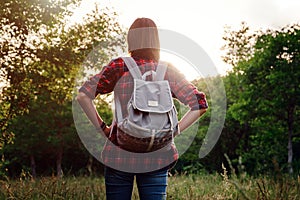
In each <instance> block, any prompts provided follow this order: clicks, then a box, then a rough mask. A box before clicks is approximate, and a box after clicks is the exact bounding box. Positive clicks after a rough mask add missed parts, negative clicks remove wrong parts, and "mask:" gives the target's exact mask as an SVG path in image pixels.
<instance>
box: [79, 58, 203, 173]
mask: <svg viewBox="0 0 300 200" xmlns="http://www.w3.org/2000/svg"><path fill="white" fill-rule="evenodd" d="M134 59H135V61H136V63H137V65H138V66H139V68H140V70H141V73H142V74H143V73H145V72H146V71H149V70H154V71H155V70H156V67H157V62H155V61H153V60H145V59H138V58H134ZM149 78H151V77H149ZM165 80H168V81H169V85H170V88H171V91H172V95H173V97H174V98H176V99H178V100H179V101H180V102H181V103H183V104H185V105H187V106H189V107H190V109H191V110H199V109H202V108H207V107H208V105H207V101H206V98H205V94H204V93H203V92H199V91H198V90H197V88H196V87H195V86H194V85H193V84H191V83H190V82H189V81H187V80H186V79H185V77H184V76H183V75H182V74H181V73H180V72H179V71H178V70H177V69H176V68H175V67H174V66H172V65H171V64H169V65H168V68H167V71H166V74H165ZM79 91H80V92H84V93H85V94H86V95H88V96H89V97H90V98H91V99H94V98H96V96H97V95H98V94H107V93H110V92H113V91H114V95H118V97H119V99H120V102H123V103H122V105H121V108H122V114H123V115H124V116H125V115H126V113H127V109H126V106H127V102H128V101H129V99H130V98H131V94H132V91H133V78H132V77H131V75H130V73H129V71H128V69H127V67H126V65H125V63H124V61H123V60H122V59H121V58H117V59H114V60H112V61H111V62H110V63H109V64H108V65H107V66H104V67H103V69H102V70H101V72H100V73H99V74H96V75H94V76H93V77H91V78H90V79H89V80H88V81H86V82H85V83H84V84H83V85H82V87H81V88H80V89H79ZM116 134H117V128H116V126H114V127H113V130H112V134H111V137H110V140H108V142H107V143H106V144H105V146H104V148H103V151H102V161H103V163H104V164H105V165H107V166H110V167H113V168H118V169H122V166H125V168H126V169H129V168H131V167H132V168H133V169H134V168H138V169H143V170H147V169H149V170H151V171H153V170H152V169H160V168H162V167H166V166H167V165H170V164H171V163H174V162H175V161H177V159H178V151H177V149H176V146H175V144H172V145H171V148H169V149H168V151H166V152H165V153H158V154H155V155H154V156H153V154H152V155H151V156H147V154H145V155H143V154H130V153H129V154H124V150H122V149H120V147H118V144H117V142H116V137H117V136H116ZM125 168H124V170H126V169H125ZM137 171H138V170H137Z"/></svg>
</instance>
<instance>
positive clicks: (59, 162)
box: [56, 148, 63, 178]
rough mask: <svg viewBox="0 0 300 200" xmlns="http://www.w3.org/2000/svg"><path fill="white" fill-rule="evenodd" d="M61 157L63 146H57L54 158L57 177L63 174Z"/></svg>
mask: <svg viewBox="0 0 300 200" xmlns="http://www.w3.org/2000/svg"><path fill="white" fill-rule="evenodd" d="M62 157H63V148H59V150H58V153H57V158H56V170H57V174H56V175H57V177H58V178H61V177H62V176H63V170H62V167H61V163H62Z"/></svg>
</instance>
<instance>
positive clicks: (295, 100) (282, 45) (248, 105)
mask: <svg viewBox="0 0 300 200" xmlns="http://www.w3.org/2000/svg"><path fill="white" fill-rule="evenodd" d="M247 29H248V28H246V29H245V28H244V27H242V29H241V30H247ZM248 30H249V29H248ZM241 32H243V31H241ZM244 35H245V36H244V37H246V33H244ZM238 38H243V37H242V36H241V35H239V34H236V32H232V35H231V37H227V38H225V39H227V43H228V44H234V43H235V41H239V39H238ZM249 38H250V39H251V38H255V43H254V45H253V43H252V42H251V40H250V39H249V42H248V43H250V44H247V40H244V42H242V44H243V45H240V46H239V45H237V46H238V48H237V49H235V51H237V52H240V51H242V52H244V51H243V49H246V50H247V47H248V46H250V50H247V51H246V52H248V53H246V54H243V56H238V55H237V56H235V59H234V62H233V61H231V62H229V63H231V64H233V70H232V72H230V76H236V77H237V79H236V80H238V82H239V85H240V86H239V88H240V89H238V90H236V92H237V94H238V95H239V97H238V98H236V102H233V104H232V105H231V106H230V108H229V113H232V116H233V118H234V119H236V120H238V121H239V122H240V124H241V125H242V126H245V125H246V127H249V129H248V131H246V134H248V135H247V137H246V138H247V139H248V141H245V142H244V143H243V145H242V148H241V152H240V154H241V155H243V156H245V160H247V162H248V166H250V165H252V167H253V169H256V170H262V171H265V170H267V169H270V168H271V167H273V166H272V165H273V164H272V161H273V162H280V163H283V162H284V159H285V158H287V160H288V161H287V166H288V171H289V173H292V172H293V168H292V160H293V149H292V144H293V141H296V138H297V137H298V132H299V126H298V125H297V124H299V117H298V116H297V114H296V113H299V95H300V91H299V47H300V46H299V26H298V25H290V26H287V27H284V28H282V29H281V30H267V31H266V32H262V31H260V32H259V33H258V34H253V35H252V36H251V35H250V37H249ZM244 47H246V48H244ZM227 48H229V50H228V52H231V51H233V48H234V45H227ZM249 52H250V53H249ZM244 55H245V57H244ZM225 61H226V60H225ZM284 133H287V134H286V137H284V135H285V134H284ZM285 144H288V153H287V154H286V155H287V156H284V152H285V151H286V150H285V148H284V147H285V146H286V145H285Z"/></svg>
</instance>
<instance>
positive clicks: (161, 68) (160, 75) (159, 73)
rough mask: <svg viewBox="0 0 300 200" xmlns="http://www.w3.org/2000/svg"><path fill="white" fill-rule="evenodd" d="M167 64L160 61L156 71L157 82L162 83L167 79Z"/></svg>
mask: <svg viewBox="0 0 300 200" xmlns="http://www.w3.org/2000/svg"><path fill="white" fill-rule="evenodd" d="M167 66H168V65H167V63H166V62H163V61H159V62H158V65H157V69H156V76H155V80H156V81H162V80H164V78H165V74H166V71H167Z"/></svg>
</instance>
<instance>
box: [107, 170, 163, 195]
mask: <svg viewBox="0 0 300 200" xmlns="http://www.w3.org/2000/svg"><path fill="white" fill-rule="evenodd" d="M134 176H135V177H136V184H137V188H138V192H139V196H140V200H165V199H166V198H167V181H168V169H161V170H158V171H154V172H148V173H138V174H134V173H127V172H122V171H118V170H115V169H112V168H109V167H106V168H105V186H106V198H107V200H131V195H132V190H133V184H134Z"/></svg>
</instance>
